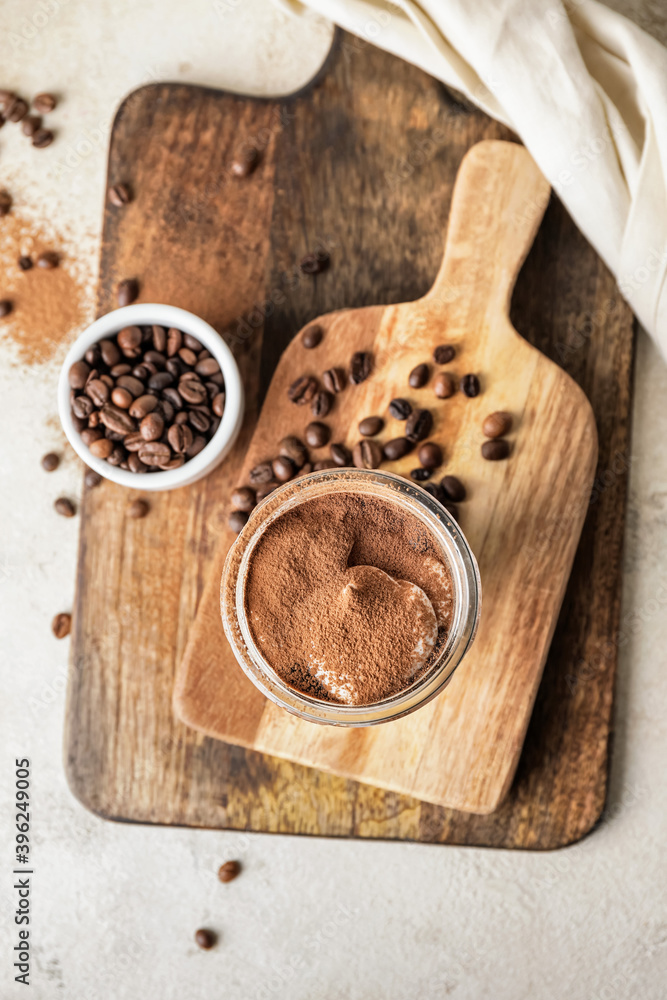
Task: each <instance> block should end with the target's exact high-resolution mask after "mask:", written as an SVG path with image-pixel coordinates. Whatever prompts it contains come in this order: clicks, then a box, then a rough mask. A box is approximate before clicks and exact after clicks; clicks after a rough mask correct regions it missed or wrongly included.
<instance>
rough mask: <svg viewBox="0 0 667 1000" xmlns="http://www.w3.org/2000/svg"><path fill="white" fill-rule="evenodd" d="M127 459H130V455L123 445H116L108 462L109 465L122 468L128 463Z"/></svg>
mask: <svg viewBox="0 0 667 1000" xmlns="http://www.w3.org/2000/svg"><path fill="white" fill-rule="evenodd" d="M127 459H128V454H127V451H126V450H125V448H124V447H123V445H122V444H115V445H114V447H113V451H112V452H111V454H110V455H109V456H108V457H107V462H108V463H109V465H116V466H120V467H121V468H122V467H123V465H125V464H126V463H127Z"/></svg>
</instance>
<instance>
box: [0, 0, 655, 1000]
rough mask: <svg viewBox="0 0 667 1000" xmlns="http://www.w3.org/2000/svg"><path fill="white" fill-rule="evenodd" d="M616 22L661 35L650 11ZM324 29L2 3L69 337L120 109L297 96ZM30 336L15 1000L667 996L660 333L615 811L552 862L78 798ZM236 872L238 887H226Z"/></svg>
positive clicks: (17, 563) (67, 468)
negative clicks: (46, 123)
mask: <svg viewBox="0 0 667 1000" xmlns="http://www.w3.org/2000/svg"><path fill="white" fill-rule="evenodd" d="M614 6H617V7H620V6H621V5H620V3H619V0H616V2H615V4H614ZM623 9H627V10H628V12H629V13H631V14H632V16H634V17H635V18H636V19H637V21H638V23H640V24H641V25H642V27H644V28H647V29H648V30H651V31H653V33H654V34H656V35H657V36H658V37H659V38H660V39H661V41H663V43H664V42H667V23H666V21H665V15H664V12H662V13H660V15H659V13H658V7H657V6H656V5H654V4H653V3H652V2H651V0H643V2H642V3H635V4H628V5H627V6H626V7H624V8H623ZM658 17H660V18H661V20H658ZM330 39H331V29H330V27H329V26H328V25H326V24H324V23H322V22H321V21H317V20H315V19H299V20H292V19H291V18H289V17H288V16H286V15H285V14H283V13H280V12H278V11H277V10H275V9H274V8H273V7H271V6H270V5H269V3H268V2H267V0H244V2H243V3H241V2H240V0H215V2H212V0H191V2H189V3H187V4H185V3H177V2H175V0H161V2H159V3H158V2H157V0H145V2H144V3H142V4H132V3H130V2H129V0H115V2H114V3H113V4H112V3H111V2H110V0H99V2H97V3H95V4H84V3H83V0H68V2H66V0H44V2H42V3H37V4H25V3H21V2H20V0H5V3H4V4H3V32H2V37H1V38H0V51H1V58H0V65H1V66H2V70H1V73H0V77H1V78H0V87H9V88H16V89H18V90H20V91H21V92H22V93H25V94H27V95H32V94H34V93H37V92H38V91H42V90H53V91H54V92H56V93H58V94H60V95H62V101H61V103H60V106H59V108H58V109H57V110H56V111H55V112H54V113H53V116H52V120H53V126H54V129H56V131H57V141H56V142H54V143H53V145H52V146H50V147H49V148H48V149H46V150H34V149H33V148H32V147H31V146H30V143H29V142H28V141H27V140H26V139H25V137H23V136H21V135H20V130H19V129H17V128H16V127H10V126H7V127H5V128H4V129H3V130H2V132H0V187H7V188H8V189H10V190H11V191H12V192H13V194H14V196H15V212H16V214H17V217H18V218H20V219H22V220H23V222H24V223H25V226H26V227H28V229H29V228H30V227H31V226H34V227H38V228H39V229H40V231H41V233H42V234H43V235H44V236H45V238H47V239H48V240H49V241H51V242H52V243H54V244H57V246H59V247H60V248H62V249H63V251H64V252H65V255H66V257H67V258H68V259H69V260H72V259H74V258H75V259H76V261H77V263H76V271H74V270H72V265H67V266H68V267H69V268H70V272H71V273H70V278H71V289H70V294H71V295H72V296H73V297H74V298H75V299H76V301H75V302H74V303H73V306H75V307H76V308H75V313H74V314H75V315H76V316H77V323H78V326H79V327H81V326H83V325H84V324H85V323H86V322H87V321H88V320H89V319H90V318H91V317H92V312H93V288H94V283H95V276H96V275H95V270H96V266H97V254H98V242H99V229H100V225H101V206H102V202H103V198H104V174H105V161H106V146H107V140H108V135H109V131H110V127H111V121H112V117H113V113H114V110H115V108H116V107H117V105H118V103H119V102H120V100H121V98H122V97H123V96H124V95H125V94H126V93H127V92H128V91H130V90H132V89H134V88H135V87H137V86H139V85H140V84H142V83H145V82H148V81H150V80H182V81H191V82H194V83H203V84H210V85H214V86H223V87H227V88H231V89H236V90H238V91H245V92H249V93H286V92H289V91H291V90H293V89H295V88H296V87H298V86H299V85H300V84H302V83H304V82H305V81H306V80H308V79H309V78H310V77H311V76H312V75H313V73H314V72H315V71H316V69H317V68H318V66H319V65H320V63H321V62H322V60H323V58H324V56H325V54H326V52H327V50H328V47H329V44H330ZM2 221H4V220H2ZM26 231H27V230H26ZM1 245H2V226H1V225H0V247H1ZM0 297H1V296H0ZM47 315H48V310H47ZM46 325H47V326H48V318H47V321H46ZM39 333H40V331H37V332H36V333H35V332H34V331H33V332H32V333H31V336H37V334H39ZM41 333H42V336H43V342H41V346H40V345H35V344H34V343H17V342H15V340H14V339H12V338H11V337H9V336H6V335H5V334H3V332H2V330H0V359H1V360H0V381H1V389H0V407H2V427H3V434H2V437H3V440H2V446H1V448H0V454H1V455H2V466H1V467H2V473H3V475H2V490H1V492H0V523H1V524H2V539H1V541H0V587H1V595H2V596H1V604H0V607H1V611H0V629H1V631H0V648H2V651H3V655H2V657H1V658H0V669H1V670H2V677H3V690H4V692H5V694H4V697H3V698H2V701H1V702H0V739H1V741H2V749H3V754H2V768H0V800H1V801H2V803H3V807H2V810H0V824H1V827H0V830H1V832H2V838H3V839H2V843H3V844H5V845H6V844H7V843H8V840H9V837H10V836H13V833H12V830H11V826H12V824H13V811H10V808H9V802H10V793H11V788H12V783H13V777H14V774H13V770H14V758H15V757H23V756H29V757H30V758H31V761H32V772H33V777H32V781H33V788H32V795H33V799H32V816H31V820H32V825H33V834H32V835H33V842H32V848H33V860H34V871H35V874H34V876H33V896H32V902H33V920H32V925H31V932H32V937H31V942H32V989H31V992H30V994H28V993H27V992H26V991H25V990H24V988H23V987H21V986H19V985H17V984H15V983H14V982H13V975H14V973H13V971H12V968H11V964H12V962H13V961H14V959H13V957H12V947H13V946H14V944H15V943H16V940H15V928H14V926H13V923H12V918H13V911H14V908H15V905H16V904H15V892H14V890H13V889H12V875H11V866H12V864H11V855H10V854H9V853H8V852H7V851H5V852H3V857H4V866H5V869H4V876H3V878H2V879H1V880H0V883H1V889H0V906H1V907H2V920H0V928H1V929H2V932H1V934H0V941H1V942H2V948H1V955H0V959H1V966H2V968H1V970H0V983H1V985H0V996H1V997H2V998H3V1000H13V998H14V997H23V996H27V995H30V996H31V997H33V998H35V1000H47V998H48V1000H51V998H57V997H67V1000H93V998H98V997H99V998H113V1000H125V998H127V1000H130V998H131V1000H135V998H136V997H137V996H142V997H146V998H147V1000H172V998H174V1000H175V998H179V1000H180V998H183V997H186V998H187V1000H204V998H206V1000H209V998H211V997H218V996H219V997H225V998H226V1000H263V998H271V997H277V998H280V997H289V998H290V1000H314V998H326V1000H343V998H345V1000H377V998H379V997H382V998H384V1000H416V998H420V1000H421V998H423V1000H431V998H433V1000H435V998H441V997H444V996H455V997H457V998H460V1000H481V998H485V997H493V998H494V1000H535V998H538V1000H560V998H565V997H567V998H571V1000H592V998H595V1000H617V998H631V997H632V998H634V997H641V1000H661V998H664V996H665V983H667V916H666V911H665V894H664V888H665V885H666V884H667V865H666V862H665V857H666V856H667V851H665V841H666V839H667V804H666V795H665V781H664V769H665V765H664V761H665V753H666V750H667V724H666V722H665V719H666V717H667V669H666V668H667V653H666V652H665V650H667V613H666V608H667V448H666V447H665V442H667V366H666V365H665V363H664V362H663V361H662V359H661V358H660V357H659V356H658V354H657V351H656V350H655V348H653V347H652V345H651V344H650V342H649V341H648V339H647V338H646V337H645V336H640V339H639V344H638V354H637V366H636V385H637V389H636V393H635V406H634V428H633V447H632V464H631V487H630V499H629V511H628V519H627V532H626V556H625V578H624V605H623V612H622V614H623V620H624V624H625V626H626V628H625V631H626V633H627V636H628V638H627V642H626V643H625V644H624V645H623V647H622V648H621V650H620V664H619V674H618V696H617V709H616V737H615V743H614V757H613V767H612V773H611V793H610V798H609V806H608V809H607V813H606V815H605V818H604V820H603V822H602V824H601V826H600V827H599V828H598V829H597V831H596V832H595V833H594V834H593V835H592V836H590V837H589V838H587V839H586V840H584V841H583V842H582V843H580V844H578V845H575V846H573V847H571V848H568V849H566V850H563V851H559V852H556V853H553V854H542V855H540V854H527V853H526V854H523V853H508V852H506V853H503V852H496V851H488V850H477V849H472V848H464V849H458V848H451V847H444V848H443V847H432V846H418V845H408V844H386V843H372V842H369V843H362V842H348V841H327V840H317V839H310V838H306V837H304V838H296V837H294V838H290V837H281V836H269V835H248V836H246V835H242V834H236V833H224V832H223V833H221V832H210V831H197V830H178V829H163V828H150V827H139V826H131V825H124V824H113V823H106V822H104V821H102V820H100V819H97V818H96V817H95V816H93V815H91V814H89V813H88V812H86V811H85V809H83V808H82V807H81V806H80V805H79V804H78V803H77V802H76V801H75V799H74V798H73V797H72V795H71V793H70V792H69V790H68V788H67V785H66V782H65V777H64V773H63V768H62V764H61V753H62V749H61V748H62V726H63V715H64V700H65V681H66V671H67V656H68V642H67V640H65V641H57V640H56V639H55V638H54V637H53V636H52V634H51V630H50V621H51V618H52V616H53V615H54V614H55V613H56V612H57V611H61V610H66V609H67V608H68V607H69V606H70V605H71V600H72V594H73V587H74V566H75V556H76V546H77V532H78V523H77V520H76V519H72V520H66V519H64V518H58V517H56V516H55V515H54V514H53V512H52V503H53V499H54V498H55V496H56V495H58V494H59V493H61V492H62V493H67V492H68V491H70V492H71V493H72V494H75V493H76V492H77V491H78V489H79V485H80V467H79V465H78V463H77V462H76V461H75V459H74V456H73V455H72V454H71V453H70V454H69V456H68V457H67V459H66V461H65V463H64V467H63V468H61V469H60V470H59V472H58V473H57V475H58V485H57V486H56V484H55V482H54V481H53V479H49V478H48V477H47V476H46V474H45V473H44V472H43V471H42V469H41V468H40V461H39V460H40V457H41V455H42V454H43V453H44V452H46V451H48V450H50V449H55V450H61V449H62V447H63V437H62V433H61V431H60V429H59V426H58V423H57V419H56V403H55V386H56V378H57V371H58V367H59V363H60V361H61V359H62V357H63V355H64V352H65V348H66V343H64V342H63V343H58V342H57V339H53V338H52V337H51V333H50V331H49V330H48V329H45V330H43V331H41ZM75 333H76V328H72V329H70V332H69V335H68V340H69V339H71V338H73V337H74V335H75ZM54 491H55V492H54ZM229 858H239V859H240V860H241V861H242V863H243V866H244V871H243V874H242V875H241V876H240V877H239V878H238V879H237V880H236V881H234V882H232V883H230V884H229V885H221V884H220V883H219V881H218V880H217V878H216V871H217V868H218V866H219V865H220V864H221V863H222V862H223V861H225V860H227V859H229ZM200 926H213V927H215V928H217V929H218V930H219V931H220V934H221V938H220V941H219V944H218V946H217V947H216V948H215V949H213V950H212V951H209V952H203V951H200V950H199V949H198V948H197V947H196V946H195V944H194V941H193V932H194V930H195V929H196V928H197V927H200Z"/></svg>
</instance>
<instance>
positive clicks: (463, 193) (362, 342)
mask: <svg viewBox="0 0 667 1000" xmlns="http://www.w3.org/2000/svg"><path fill="white" fill-rule="evenodd" d="M548 200H549V186H548V184H547V183H546V181H545V180H544V178H543V177H542V175H541V174H540V172H539V170H538V169H537V167H536V166H535V164H534V162H533V160H532V159H531V157H530V155H529V154H528V153H527V151H526V150H525V149H524V148H523V147H521V146H518V145H516V144H515V143H509V142H498V141H495V142H492V141H486V142H482V143H478V144H477V145H475V146H474V147H473V148H472V149H471V150H470V151H469V152H468V153H467V154H466V156H465V157H464V159H463V162H462V164H461V167H460V170H459V173H458V176H457V180H456V185H455V188H454V194H453V199H452V207H451V212H450V218H449V224H448V232H447V242H446V246H445V253H444V258H443V262H442V266H441V268H440V271H439V273H438V275H437V278H436V280H435V283H434V284H433V287H432V288H431V289H430V290H429V292H428V293H427V295H426V296H424V297H423V298H421V299H418V300H417V301H415V302H409V303H402V304H398V305H394V306H387V307H381V306H367V307H365V308H363V309H347V310H341V311H339V312H335V313H331V314H328V315H326V316H323V317H318V319H317V322H318V323H319V324H320V325H321V326H322V327H323V329H324V330H325V335H324V338H323V340H322V343H321V344H320V345H319V346H318V347H317V348H315V349H314V350H307V349H306V348H305V347H304V346H303V344H302V342H301V338H300V337H299V336H297V337H295V338H294V340H292V342H291V343H290V345H289V346H288V347H287V349H286V350H285V352H284V354H283V356H282V357H281V359H280V362H279V364H278V366H277V368H276V372H275V374H274V377H273V380H272V382H271V385H270V388H269V391H268V394H267V397H266V400H265V402H264V407H263V410H262V413H261V415H260V418H259V422H258V425H257V429H256V431H255V434H254V436H253V439H252V441H251V443H250V447H249V450H248V454H247V456H246V460H245V462H244V464H243V468H242V470H241V476H240V480H239V484H240V485H241V484H243V483H246V482H247V481H248V473H249V471H250V469H251V468H252V467H253V466H254V465H257V464H259V463H260V462H264V461H267V460H269V461H270V460H271V459H272V458H274V457H275V455H276V454H277V443H278V441H280V439H281V438H282V437H284V436H286V435H288V434H293V435H296V436H297V437H299V438H301V439H303V438H304V432H305V427H306V425H307V424H308V423H309V421H310V420H311V414H310V411H309V408H308V407H301V406H295V405H294V404H293V403H292V402H290V400H289V398H288V395H287V390H288V388H289V386H290V384H291V383H292V381H293V380H294V378H295V377H296V376H297V375H301V374H308V375H314V376H315V377H318V378H319V377H320V376H321V374H322V372H323V371H326V370H327V369H328V368H333V367H338V368H342V369H343V370H345V371H347V367H348V364H349V360H350V358H351V357H352V354H353V353H354V352H355V351H358V350H365V351H368V352H370V353H371V354H372V356H373V358H374V369H373V372H372V373H371V376H370V377H369V378H368V379H367V380H366V381H365V382H364V383H363V384H362V385H360V386H357V387H348V388H347V389H345V390H344V391H343V393H341V394H340V395H339V396H338V397H337V399H336V404H335V406H334V409H333V411H332V413H331V414H330V415H329V416H328V417H327V418H326V421H325V422H326V423H327V425H328V426H329V427H330V428H331V434H332V438H331V439H332V441H339V442H343V443H344V444H345V445H346V446H347V447H348V448H349V449H352V448H353V447H354V445H355V444H356V442H357V441H358V440H359V434H358V431H357V424H358V423H359V420H361V419H363V417H365V416H370V415H373V414H381V415H382V416H384V417H387V411H388V405H389V402H390V400H391V399H393V398H394V397H395V396H407V397H408V398H409V399H410V400H411V402H412V404H413V406H414V407H417V406H422V407H426V408H428V409H429V410H430V412H431V413H432V414H433V417H434V427H433V431H432V433H431V434H430V435H429V439H430V440H432V441H436V442H437V443H438V444H439V445H440V446H441V447H442V450H443V454H444V456H445V462H444V470H445V471H449V472H453V473H454V474H455V475H457V476H458V477H459V478H460V479H461V480H462V481H463V482H464V483H465V484H466V488H467V490H468V499H467V501H466V502H465V503H463V504H461V505H460V507H459V509H460V522H461V526H462V528H463V530H464V532H465V533H466V536H467V538H468V541H469V542H470V545H471V547H472V550H473V552H474V553H475V556H476V557H477V560H478V563H479V568H480V574H481V579H482V594H483V597H482V617H481V623H480V627H479V632H478V636H477V639H476V641H475V644H474V647H473V649H472V651H471V652H470V653H469V654H468V655H467V656H466V659H465V661H464V663H463V664H462V666H461V667H460V668H459V670H458V671H457V673H456V675H455V677H454V679H453V681H452V683H451V685H450V686H449V687H448V688H447V690H446V691H445V692H444V693H443V694H442V695H441V696H439V697H438V698H436V699H435V700H434V701H432V702H431V703H430V704H429V705H428V706H426V707H424V708H422V709H420V710H419V711H418V712H416V713H414V714H412V715H410V716H409V717H407V718H405V719H401V720H399V721H396V722H392V723H391V724H388V725H382V726H376V727H374V728H372V729H367V730H365V731H364V732H359V731H353V730H349V729H339V728H333V727H327V726H318V725H314V724H312V723H308V722H304V721H300V720H298V719H295V718H294V717H293V716H291V715H289V714H288V713H286V712H285V711H284V710H281V709H280V708H279V707H278V706H276V705H274V704H273V703H272V702H270V701H268V700H267V699H265V698H264V696H263V695H262V694H261V693H260V692H259V691H257V689H256V688H254V686H253V685H252V683H251V682H250V681H248V680H245V678H243V679H242V680H239V677H238V673H239V667H238V664H237V662H236V660H235V658H234V654H233V652H232V650H231V648H230V647H229V645H228V644H227V642H226V640H225V637H224V635H223V633H222V625H221V622H220V620H219V604H220V598H219V578H218V572H217V567H216V570H215V571H214V572H213V573H212V574H211V577H210V579H209V582H208V584H207V587H206V590H205V593H204V596H203V598H202V602H201V606H200V609H199V612H198V616H197V621H196V622H195V624H194V627H193V629H192V632H191V637H190V641H189V643H188V647H187V649H186V653H185V657H184V660H183V663H182V665H181V668H180V671H179V674H178V676H177V682H176V690H175V697H174V707H175V711H176V713H177V715H178V716H179V717H180V718H181V719H182V720H183V721H184V722H186V723H188V724H189V725H191V726H194V727H195V728H197V729H200V730H201V731H202V732H204V733H206V734H207V735H209V736H214V737H217V738H218V739H223V740H226V741H228V742H230V743H238V744H240V745H241V746H245V747H248V748H250V749H253V750H260V751H262V752H263V753H268V754H272V755H275V756H279V757H284V758H286V759H288V760H292V761H295V762H296V763H299V764H306V765H308V766H310V767H317V768H320V769H322V770H325V771H331V772H332V773H334V774H339V775H342V776H343V777H347V778H354V779H356V780H358V781H364V782H366V783H369V784H372V785H377V786H379V787H381V788H385V789H388V790H390V791H394V792H400V793H402V794H407V795H413V796H414V797H416V798H418V799H421V800H424V801H426V802H430V803H433V804H436V805H442V806H447V807H449V808H452V809H461V810H465V811H468V812H475V813H489V812H493V811H494V810H495V809H497V807H498V805H499V804H500V802H501V800H502V798H503V797H504V795H505V794H506V792H507V790H508V788H509V785H510V782H511V780H512V777H513V776H514V772H515V770H516V766H517V763H518V760H519V755H520V752H521V747H522V745H523V740H524V737H525V733H526V728H527V726H528V721H529V718H530V712H531V710H532V707H533V703H534V700H535V695H536V692H537V687H538V684H539V680H540V677H541V674H542V668H543V666H544V661H545V659H546V655H547V652H548V649H549V643H550V641H551V636H552V633H553V629H554V627H555V624H556V619H557V616H558V612H559V610H560V604H561V601H562V597H563V593H564V590H565V585H566V583H567V578H568V576H569V572H570V568H571V565H572V560H573V558H574V552H575V549H576V545H577V542H578V540H579V534H580V531H581V526H582V523H583V519H584V515H585V513H586V506H587V501H588V497H589V496H590V492H591V487H592V484H593V476H594V472H595V464H596V459H597V434H596V430H595V421H594V418H593V411H592V410H591V407H590V404H589V402H588V400H587V399H586V397H585V396H584V394H583V392H582V391H581V389H580V388H579V387H578V386H577V385H576V383H575V382H574V381H573V380H572V379H571V378H570V377H569V375H567V374H566V373H565V372H564V371H563V370H562V368H560V367H559V366H558V365H556V364H554V362H552V361H550V360H549V359H548V358H546V357H545V356H544V355H543V354H540V352H539V351H536V350H535V348H534V347H531V346H530V345H529V344H528V343H526V341H524V340H523V339H522V338H521V337H520V336H519V335H518V334H517V332H516V331H515V329H514V328H513V327H512V325H511V323H510V321H509V317H508V309H509V301H510V295H511V292H512V289H513V288H514V284H515V281H516V277H517V275H518V272H519V268H520V266H521V264H522V263H523V261H524V259H525V257H526V254H527V252H528V250H529V248H530V246H531V244H532V242H533V238H534V235H535V232H536V230H537V227H538V225H539V223H540V221H541V219H542V214H543V212H544V210H545V208H546V206H547V203H548ZM443 342H446V343H450V344H452V345H454V346H455V348H456V358H455V360H454V362H453V363H452V364H450V365H448V366H447V370H449V371H451V372H453V373H455V374H456V376H457V380H458V379H459V378H460V377H461V376H463V375H464V374H466V373H467V372H475V373H477V374H478V376H479V378H480V381H481V384H482V392H481V393H480V395H479V396H478V397H477V398H475V399H472V400H471V399H468V398H467V397H466V396H465V395H464V394H463V393H461V392H457V393H456V394H455V395H454V396H452V397H451V398H450V399H447V400H438V399H437V398H436V397H435V395H434V393H433V386H432V383H433V374H434V372H435V371H437V370H438V366H435V365H432V364H431V365H430V367H431V379H430V381H429V384H427V385H426V386H425V387H424V388H423V389H421V390H419V391H417V390H412V389H410V388H409V385H408V376H409V373H410V371H411V370H412V369H413V368H414V367H415V365H417V364H420V363H422V362H427V363H430V362H431V360H432V356H433V350H434V348H435V347H436V346H437V345H438V344H441V343H443ZM496 410H506V411H509V412H510V413H512V415H513V418H514V427H513V431H512V433H511V435H510V440H511V441H512V455H511V457H510V459H509V460H508V461H507V462H486V461H484V459H483V458H482V457H481V454H480V446H481V443H482V441H483V440H484V437H483V435H482V432H481V424H482V422H483V419H484V417H485V416H486V415H487V414H489V413H490V412H494V411H496ZM402 433H403V425H402V424H401V423H400V422H399V421H397V420H392V419H391V418H390V417H388V418H387V423H386V426H385V428H384V431H383V433H382V435H381V436H380V438H379V440H380V441H381V442H383V443H384V441H387V440H390V439H391V438H392V437H397V436H399V435H400V434H402ZM320 454H323V455H328V449H326V450H324V449H323V450H322V451H321V452H318V453H314V452H313V453H311V457H312V458H314V459H316V458H317V457H319V455H320ZM415 464H416V458H415V455H414V454H411V455H407V456H406V457H405V458H403V459H402V460H401V461H400V462H394V463H383V467H385V468H389V469H390V470H391V471H393V472H397V473H398V474H400V475H404V476H406V477H408V476H409V472H410V469H411V468H414V466H415ZM439 475H442V472H440V473H439ZM563 510H571V511H573V512H574V513H573V514H572V515H571V516H570V517H569V524H568V527H567V529H566V530H564V531H563V533H562V537H561V539H560V542H559V544H558V545H549V546H544V545H543V544H542V541H543V530H544V524H545V523H549V522H550V521H552V520H553V519H554V518H557V517H559V516H560V514H561V512H562V511H563ZM229 543H230V539H229V538H226V539H223V540H222V541H221V545H220V552H219V555H218V564H217V565H218V567H219V566H221V564H222V563H223V561H224V557H225V556H226V554H227V551H228V548H229ZM216 616H217V619H218V620H217V621H216ZM230 686H231V687H232V688H233V689H234V698H233V700H232V699H231V698H230V697H229V694H228V692H229V689H230Z"/></svg>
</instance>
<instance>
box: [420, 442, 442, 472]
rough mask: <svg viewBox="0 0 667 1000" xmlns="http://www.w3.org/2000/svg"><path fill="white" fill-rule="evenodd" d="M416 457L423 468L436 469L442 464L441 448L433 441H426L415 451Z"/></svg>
mask: <svg viewBox="0 0 667 1000" xmlns="http://www.w3.org/2000/svg"><path fill="white" fill-rule="evenodd" d="M417 458H418V459H419V461H420V462H421V464H422V465H423V466H424V468H425V469H437V468H438V466H439V465H442V450H441V448H440V445H438V444H436V443H435V441H426V443H425V444H423V445H421V447H420V449H419V451H418V452H417Z"/></svg>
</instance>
